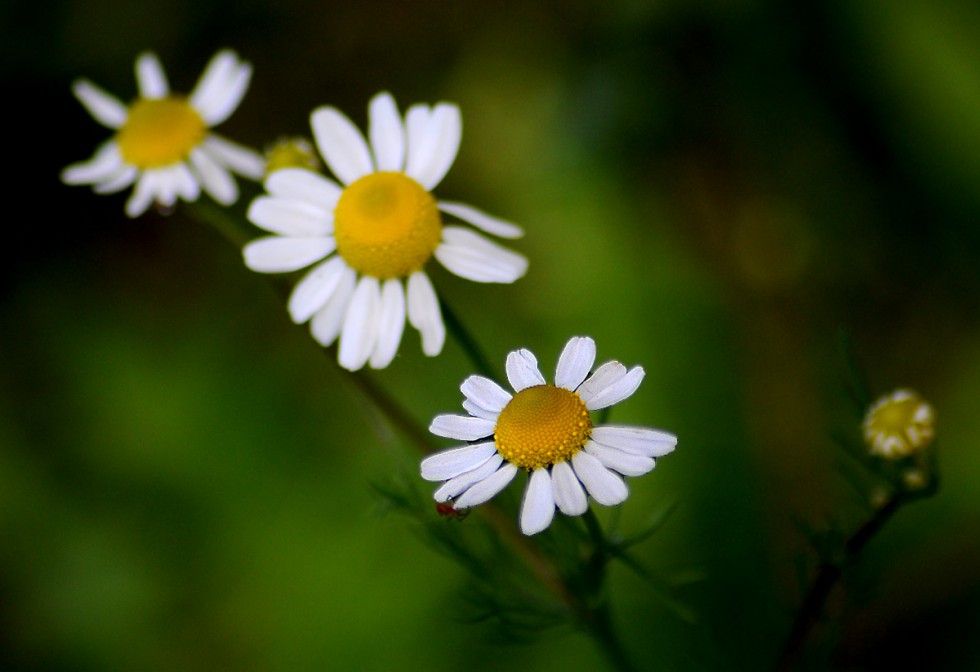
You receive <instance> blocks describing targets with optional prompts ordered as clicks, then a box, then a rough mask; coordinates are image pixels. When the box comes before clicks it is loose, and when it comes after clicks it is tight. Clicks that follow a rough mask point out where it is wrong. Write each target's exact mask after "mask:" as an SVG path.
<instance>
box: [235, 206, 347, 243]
mask: <svg viewBox="0 0 980 672" xmlns="http://www.w3.org/2000/svg"><path fill="white" fill-rule="evenodd" d="M246 217H248V221H250V222H252V223H253V224H255V225H256V226H258V227H261V228H263V229H265V230H266V231H270V232H272V233H278V234H280V235H283V236H289V237H296V238H316V237H318V236H320V237H323V236H327V235H329V234H331V233H333V217H332V216H331V214H330V213H329V212H327V211H325V210H324V209H323V208H321V207H320V206H317V205H313V204H312V203H308V202H306V201H298V200H296V199H292V198H279V197H276V196H259V197H258V198H256V199H255V200H254V201H252V203H251V205H249V206H248V213H247V215H246Z"/></svg>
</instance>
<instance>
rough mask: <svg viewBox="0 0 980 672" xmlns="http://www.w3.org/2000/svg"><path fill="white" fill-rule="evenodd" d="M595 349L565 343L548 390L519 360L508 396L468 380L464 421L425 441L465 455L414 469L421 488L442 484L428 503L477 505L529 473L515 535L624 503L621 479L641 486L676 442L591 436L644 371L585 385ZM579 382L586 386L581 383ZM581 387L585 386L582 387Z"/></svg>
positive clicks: (651, 433) (534, 365) (622, 371)
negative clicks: (595, 419) (600, 416)
mask: <svg viewBox="0 0 980 672" xmlns="http://www.w3.org/2000/svg"><path fill="white" fill-rule="evenodd" d="M595 353H596V350H595V341H593V340H592V339H591V338H588V337H578V336H577V337H574V338H572V339H571V340H570V341H569V342H568V344H567V345H566V346H565V349H564V350H563V351H562V353H561V356H560V357H559V359H558V370H557V371H556V372H555V384H554V385H548V384H547V383H545V380H544V377H543V376H542V375H541V372H540V371H539V370H538V362H537V359H535V357H534V355H533V354H531V353H530V352H528V351H527V350H515V351H514V352H511V353H510V354H509V355H508V356H507V380H508V381H510V384H511V387H513V388H514V390H515V392H516V394H514V395H511V394H510V393H509V392H507V391H506V390H504V389H503V388H501V387H500V386H499V385H497V384H496V383H495V382H493V381H492V380H490V379H488V378H484V377H482V376H470V377H469V378H467V379H466V380H464V381H463V384H462V386H460V390H462V392H463V395H464V396H465V397H466V400H465V401H464V402H463V408H464V409H466V410H467V411H468V412H469V416H463V415H440V416H437V417H436V418H435V420H433V421H432V426H431V427H429V431H431V432H432V433H433V434H436V435H437V436H443V437H446V438H450V439H456V440H458V441H470V442H476V443H470V444H468V445H465V446H462V447H459V448H453V449H450V450H447V451H444V452H441V453H436V454H435V455H432V456H430V457H427V458H426V459H424V460H423V461H422V478H424V479H425V480H427V481H445V482H444V483H443V484H442V486H440V487H439V489H437V490H436V492H435V499H436V501H437V502H446V501H450V500H451V501H452V502H453V507H454V508H456V509H466V508H469V507H472V506H476V505H477V504H482V503H483V502H486V501H487V500H489V499H490V498H492V497H493V496H494V495H496V494H497V493H498V492H500V491H501V490H503V489H504V487H506V486H507V484H508V483H510V482H511V481H512V480H513V479H514V476H516V475H517V472H518V471H519V470H521V469H523V470H525V471H527V472H528V473H529V478H528V482H527V488H526V489H525V490H524V500H523V502H522V503H521V513H520V522H521V531H522V532H523V533H524V534H529V535H530V534H536V533H538V532H541V531H542V530H544V529H546V528H547V527H548V526H549V525H550V524H551V520H552V518H553V517H554V515H555V507H556V506H557V507H558V509H560V510H561V512H562V513H564V514H566V515H569V516H578V515H581V514H583V513H585V511H586V509H588V506H589V504H588V498H587V497H586V494H588V496H590V497H592V499H594V500H595V501H596V502H598V503H599V504H602V505H604V506H614V505H616V504H620V503H622V502H623V501H625V500H626V498H627V497H628V496H629V488H628V487H627V485H626V482H625V481H624V480H623V476H640V475H642V474H645V473H647V472H648V471H650V470H651V469H653V467H654V465H655V463H656V459H655V458H658V457H662V456H664V455H666V454H667V453H670V452H671V451H673V450H674V448H675V447H676V446H677V437H676V436H674V435H673V434H668V433H667V432H661V431H658V430H655V429H647V428H644V427H625V426H615V425H600V426H594V425H593V424H592V418H591V417H590V415H589V412H590V411H597V410H599V409H601V408H606V407H607V406H612V405H613V404H616V403H619V402H620V401H623V400H624V399H627V398H628V397H630V396H631V395H632V394H633V393H634V392H635V391H636V389H637V388H638V387H639V386H640V382H641V381H642V380H643V375H644V374H643V368H642V367H639V366H637V367H634V368H632V369H629V370H627V368H626V367H625V366H623V365H622V364H620V363H619V362H616V361H612V362H607V363H606V364H603V365H602V366H600V367H599V368H598V369H596V370H595V373H593V374H592V375H591V376H589V371H590V370H591V369H592V364H593V363H594V362H595ZM587 376H588V378H586V377H587ZM583 381H584V382H583Z"/></svg>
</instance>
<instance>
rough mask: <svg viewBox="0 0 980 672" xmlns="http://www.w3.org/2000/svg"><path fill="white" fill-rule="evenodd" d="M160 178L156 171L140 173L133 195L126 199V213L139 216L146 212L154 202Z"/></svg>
mask: <svg viewBox="0 0 980 672" xmlns="http://www.w3.org/2000/svg"><path fill="white" fill-rule="evenodd" d="M158 179H159V178H158V177H157V173H156V172H155V171H146V172H144V173H143V174H141V175H140V178H139V180H137V182H136V188H135V189H133V193H132V195H131V196H130V197H129V200H128V201H126V214H127V215H128V216H130V217H139V216H140V215H142V214H143V213H144V212H146V209H147V208H149V207H150V204H151V203H153V199H154V198H156V195H157V182H158Z"/></svg>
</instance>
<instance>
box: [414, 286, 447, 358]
mask: <svg viewBox="0 0 980 672" xmlns="http://www.w3.org/2000/svg"><path fill="white" fill-rule="evenodd" d="M408 321H409V323H410V324H411V325H412V326H413V327H415V328H416V329H418V330H419V333H420V334H421V335H422V352H423V353H425V354H426V355H428V356H429V357H435V356H436V355H438V354H439V353H440V352H442V346H443V344H444V343H445V341H446V325H445V324H444V323H443V321H442V311H441V310H440V309H439V299H438V297H436V290H435V289H433V287H432V282H431V281H430V280H429V276H427V275H426V274H425V272H423V271H416V272H415V273H412V274H411V275H410V276H408Z"/></svg>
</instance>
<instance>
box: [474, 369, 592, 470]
mask: <svg viewBox="0 0 980 672" xmlns="http://www.w3.org/2000/svg"><path fill="white" fill-rule="evenodd" d="M591 433H592V418H591V417H589V411H588V409H586V408H585V403H584V402H583V401H582V399H581V398H579V396H578V395H577V394H576V393H574V392H570V391H569V390H566V389H564V388H561V387H554V386H553V385H537V386H535V387H529V388H527V389H524V390H521V391H520V392H518V393H517V394H515V395H514V398H513V399H511V400H510V402H509V403H508V404H507V406H506V407H504V410H503V411H501V412H500V417H499V418H498V419H497V426H496V428H495V430H494V435H493V438H494V442H495V443H496V445H497V452H499V453H500V455H501V456H502V457H503V458H504V459H505V460H507V461H508V462H511V463H512V464H515V465H517V466H518V467H521V468H522V469H529V470H530V469H538V468H540V467H544V466H548V465H552V464H555V463H556V462H562V461H564V460H567V459H569V458H570V457H571V456H572V455H574V454H575V453H577V452H578V451H579V450H581V449H582V446H584V445H585V442H586V441H587V440H588V438H589V436H590V434H591Z"/></svg>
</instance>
